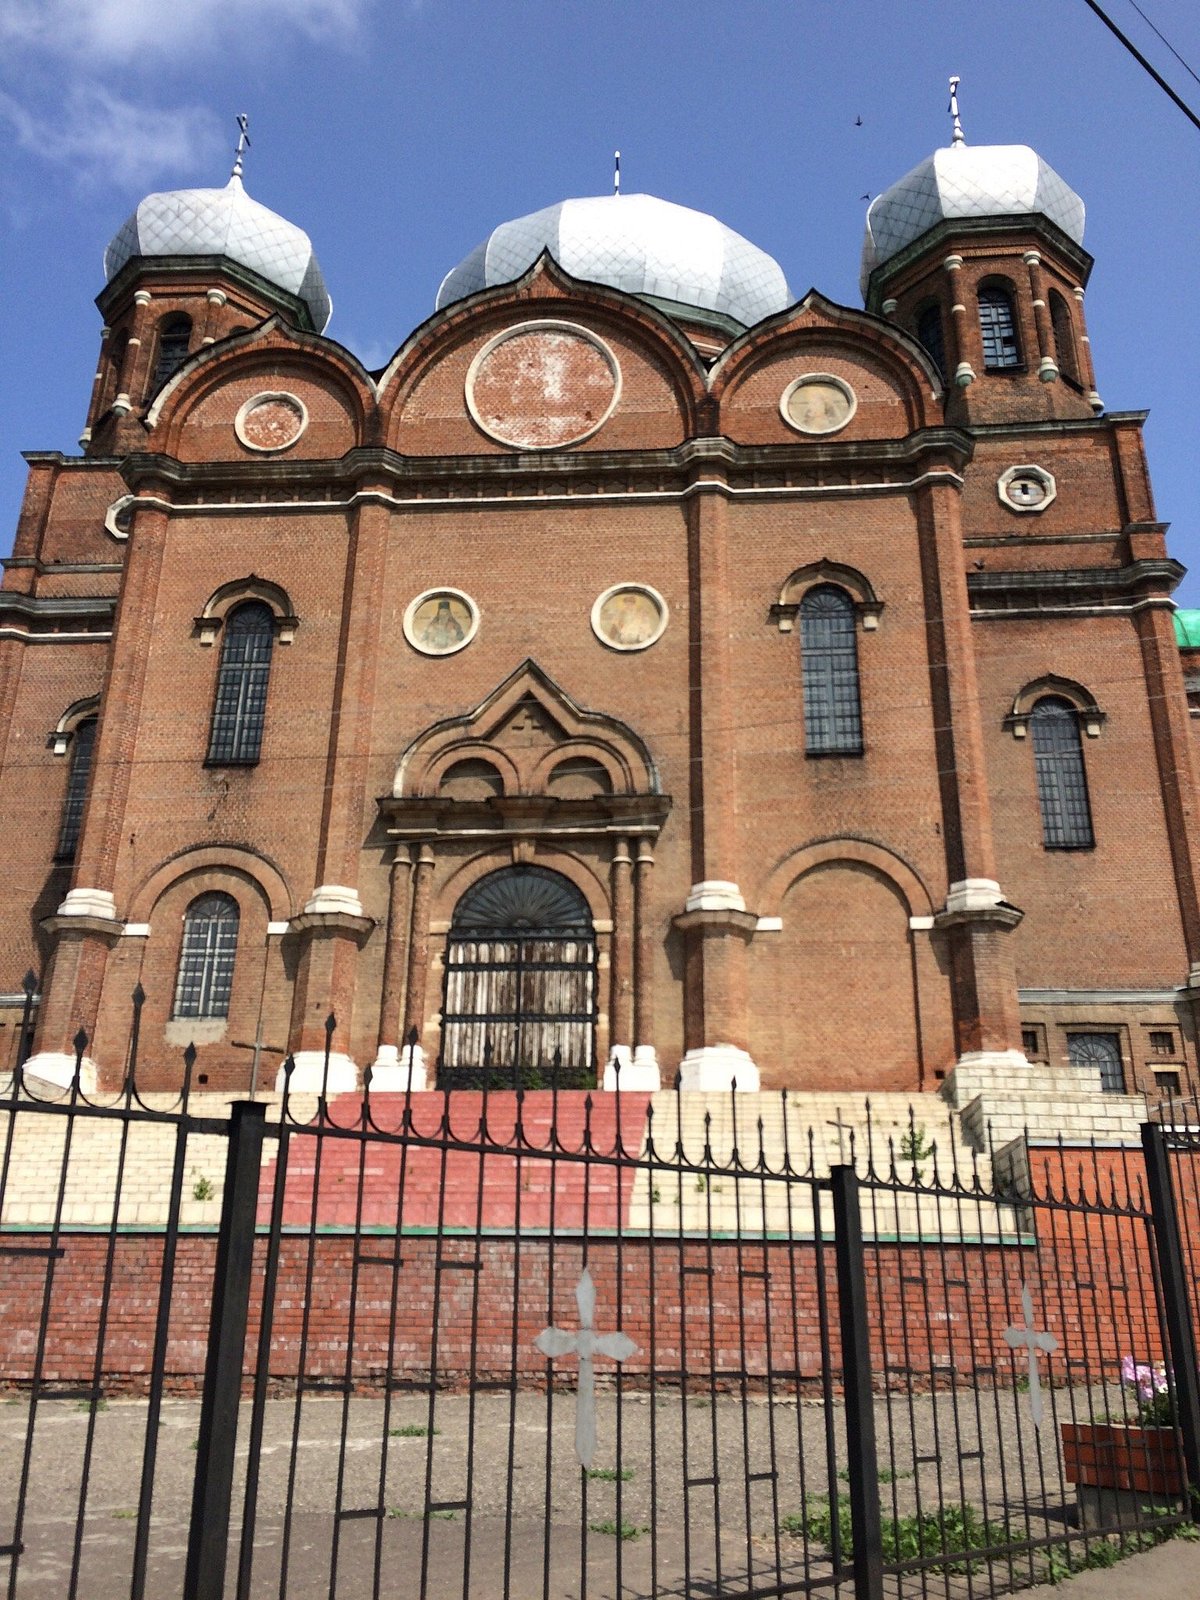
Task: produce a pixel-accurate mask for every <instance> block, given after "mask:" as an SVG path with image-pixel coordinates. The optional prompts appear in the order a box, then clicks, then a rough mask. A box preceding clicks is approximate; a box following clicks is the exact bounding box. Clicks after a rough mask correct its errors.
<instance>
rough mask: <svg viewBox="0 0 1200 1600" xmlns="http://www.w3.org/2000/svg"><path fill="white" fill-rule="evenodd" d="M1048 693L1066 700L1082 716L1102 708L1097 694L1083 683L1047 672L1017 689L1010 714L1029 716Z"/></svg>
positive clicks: (1013, 715) (1094, 712)
mask: <svg viewBox="0 0 1200 1600" xmlns="http://www.w3.org/2000/svg"><path fill="white" fill-rule="evenodd" d="M1048 695H1055V696H1057V697H1058V699H1060V700H1066V701H1067V702H1068V703H1069V704H1070V705H1073V706H1074V707H1075V709H1076V711H1078V712H1079V714H1080V715H1081V716H1089V715H1091V716H1095V715H1096V714H1097V713H1098V712H1099V710H1100V706H1099V704H1098V703H1097V700H1096V697H1095V695H1094V694H1092V692H1091V691H1090V690H1089V689H1085V688H1084V686H1083V684H1081V683H1076V681H1075V679H1074V678H1060V677H1059V676H1058V675H1057V674H1056V673H1053V672H1047V673H1045V674H1044V675H1043V676H1042V677H1040V678H1033V679H1031V680H1030V682H1029V683H1027V684H1025V686H1024V687H1023V688H1021V689H1019V690H1018V691H1017V693H1016V695H1015V696H1014V697H1013V703H1012V711H1011V712H1010V713H1009V715H1010V716H1012V717H1027V716H1028V715H1029V713H1030V712H1031V711H1032V710H1033V708H1034V706H1035V705H1036V704H1037V703H1038V701H1039V700H1044V699H1045V698H1046V697H1047V696H1048Z"/></svg>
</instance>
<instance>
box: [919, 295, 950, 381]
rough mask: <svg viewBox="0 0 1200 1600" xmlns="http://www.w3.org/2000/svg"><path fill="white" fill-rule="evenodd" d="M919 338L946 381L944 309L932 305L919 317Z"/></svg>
mask: <svg viewBox="0 0 1200 1600" xmlns="http://www.w3.org/2000/svg"><path fill="white" fill-rule="evenodd" d="M917 338H918V339H919V340H920V341H921V343H922V344H923V345H924V346H925V348H926V350H928V351H929V354H930V355H931V356H932V357H933V364H934V366H935V367H936V368H937V369H938V371H939V372H940V373H941V375H942V382H943V383H945V381H946V340H945V337H944V335H943V332H942V308H941V306H939V305H937V304H930V305H927V306H926V307H925V309H924V310H923V311H922V312H921V313H920V315H919V316H918V317H917Z"/></svg>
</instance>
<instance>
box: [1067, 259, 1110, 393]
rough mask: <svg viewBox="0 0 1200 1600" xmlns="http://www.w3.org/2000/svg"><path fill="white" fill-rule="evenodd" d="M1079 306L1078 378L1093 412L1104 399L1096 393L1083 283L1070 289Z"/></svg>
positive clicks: (1076, 343) (1077, 337)
mask: <svg viewBox="0 0 1200 1600" xmlns="http://www.w3.org/2000/svg"><path fill="white" fill-rule="evenodd" d="M1071 293H1072V294H1073V295H1074V296H1075V304H1076V306H1077V307H1078V308H1079V331H1078V334H1077V336H1076V340H1075V345H1076V349H1077V350H1078V352H1079V380H1080V382H1081V383H1082V384H1083V386H1084V388H1085V389H1086V390H1087V403H1088V405H1090V406H1091V408H1092V410H1093V411H1095V412H1097V413H1098V412H1101V411H1103V410H1104V401H1103V400H1101V398H1100V396H1099V395H1098V394H1097V393H1096V365H1095V362H1094V361H1093V360H1092V341H1091V339H1090V338H1089V337H1088V331H1087V319H1086V318H1085V317H1084V314H1083V285H1082V284H1079V283H1077V284H1076V285H1075V287H1074V288H1073V289H1072V290H1071Z"/></svg>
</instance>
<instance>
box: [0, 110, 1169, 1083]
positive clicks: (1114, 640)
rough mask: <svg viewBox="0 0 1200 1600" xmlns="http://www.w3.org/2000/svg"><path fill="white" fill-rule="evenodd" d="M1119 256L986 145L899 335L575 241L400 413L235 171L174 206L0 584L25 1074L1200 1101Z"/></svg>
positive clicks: (866, 320) (474, 304) (615, 210)
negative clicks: (1115, 322)
mask: <svg viewBox="0 0 1200 1600" xmlns="http://www.w3.org/2000/svg"><path fill="white" fill-rule="evenodd" d="M1083 238H1084V208H1083V203H1082V201H1081V200H1080V199H1079V197H1078V196H1077V195H1076V194H1075V193H1074V192H1073V191H1072V190H1071V189H1070V187H1069V186H1068V185H1067V184H1066V183H1065V182H1064V181H1063V179H1061V178H1060V177H1059V176H1058V175H1057V174H1056V173H1055V172H1054V171H1053V170H1052V169H1051V168H1050V166H1049V165H1048V164H1047V163H1046V162H1045V161H1044V160H1043V159H1041V157H1040V156H1039V155H1038V154H1036V153H1035V152H1034V151H1033V150H1031V149H1028V148H1027V147H1024V146H1019V145H1013V146H990V147H989V146H972V145H969V144H967V143H966V142H965V141H964V140H963V138H962V137H961V131H960V130H959V129H958V127H957V125H956V128H955V134H954V138H953V142H952V143H951V144H950V145H949V146H948V147H947V148H944V149H939V150H937V151H936V152H935V153H934V154H933V155H931V156H930V157H929V158H928V159H926V160H924V161H922V162H921V163H920V164H919V165H917V166H916V167H914V168H913V170H912V171H911V172H909V173H908V175H907V176H905V177H903V178H901V179H900V180H899V181H898V182H897V183H895V184H894V185H893V187H892V188H890V189H888V190H887V191H886V192H885V193H883V194H882V195H880V196H879V198H877V199H876V200H875V201H874V202H873V203H872V204H871V206H870V210H869V212H868V216H867V225H866V239H865V246H864V251H863V265H862V293H863V301H864V304H863V306H862V307H858V306H842V305H836V304H834V303H832V302H831V301H829V300H827V299H826V298H824V297H823V296H822V295H821V294H820V293H819V292H818V291H817V290H811V291H809V292H808V293H805V294H802V295H800V296H799V297H797V294H796V293H795V292H794V286H793V288H789V287H788V283H787V281H786V279H785V275H784V272H783V270H782V269H781V267H780V266H779V265H778V264H777V263H776V262H775V261H774V260H772V259H771V257H769V256H768V255H766V254H765V253H764V252H763V251H761V250H759V249H757V248H756V247H755V246H754V245H752V244H751V243H749V242H748V241H747V240H746V239H744V238H742V237H740V236H739V235H738V234H736V233H734V232H733V231H732V230H731V229H729V228H728V227H725V226H723V225H722V224H721V223H720V222H718V221H717V220H716V219H715V218H713V217H710V216H706V215H702V214H700V213H698V212H695V211H692V210H688V209H685V208H683V207H681V206H678V205H674V204H671V203H669V202H667V201H664V200H660V199H656V198H654V197H652V196H649V195H638V194H626V195H619V194H614V195H611V196H604V197H600V198H591V199H577V200H567V201H564V202H562V203H561V204H557V205H551V206H548V207H546V208H545V209H544V210H541V211H537V212H534V213H533V214H532V215H530V216H525V217H521V218H518V219H517V220H515V221H510V222H505V223H501V224H500V225H499V226H497V227H495V228H494V229H493V231H492V232H491V233H490V234H489V235H488V236H487V238H486V239H485V240H484V241H483V242H482V243H481V244H480V245H479V246H478V248H477V249H475V250H474V251H472V252H471V254H470V255H469V256H467V258H466V259H465V260H464V261H463V262H462V263H461V264H460V265H458V266H457V267H455V268H454V269H453V270H452V271H451V272H450V273H449V274H448V275H447V277H446V278H445V280H444V281H443V283H442V286H441V289H440V292H439V294H438V295H437V301H436V309H435V310H434V312H433V314H432V315H431V316H430V317H429V319H428V320H427V321H425V322H424V323H423V324H422V325H421V326H420V327H418V328H416V329H415V330H414V331H413V332H412V334H411V335H410V336H409V337H408V339H407V340H406V341H405V343H404V344H403V345H402V347H401V348H400V349H399V350H398V351H397V352H396V354H395V356H394V357H393V358H392V360H391V361H390V362H389V364H388V365H387V366H386V367H385V368H384V369H383V370H381V371H378V372H368V371H366V370H365V369H364V368H363V367H362V366H361V364H360V363H359V362H358V361H357V360H356V359H355V357H354V356H353V355H352V354H351V353H350V352H349V351H348V350H347V349H345V348H344V347H343V346H342V345H340V344H338V343H337V342H336V340H334V339H331V338H329V337H327V336H326V334H325V332H324V330H325V327H326V324H327V322H328V320H329V316H330V309H331V303H330V298H329V295H328V293H327V290H326V287H325V284H324V280H323V278H322V275H321V271H320V268H319V266H318V264H317V260H316V257H315V256H314V254H313V250H312V246H311V244H310V241H309V239H308V236H307V235H306V234H305V233H304V232H302V231H301V229H300V228H298V227H296V226H294V225H293V224H292V223H290V222H288V221H285V220H284V219H283V218H282V217H280V216H278V215H276V214H275V213H273V212H272V211H270V210H268V209H267V208H266V207H265V206H263V205H262V204H260V203H259V202H257V201H255V200H253V199H251V198H250V196H249V195H248V194H247V192H246V190H245V187H244V185H243V182H242V174H241V163H240V158H239V162H238V164H237V166H236V167H235V171H234V175H233V177H232V178H231V180H230V181H229V183H228V184H227V185H226V186H225V187H224V188H215V189H192V190H182V191H176V192H172V193H162V194H153V195H150V196H148V197H147V198H146V199H145V200H143V201H142V202H141V204H140V205H139V206H138V207H137V210H136V211H135V212H134V214H133V215H132V216H131V217H130V218H129V219H128V221H127V222H126V223H125V224H124V226H123V227H122V228H121V229H120V231H119V232H118V233H117V234H116V236H115V238H114V239H113V241H112V243H111V244H110V246H109V248H108V252H107V257H106V279H107V281H106V283H105V286H104V288H103V289H102V291H101V293H100V295H99V297H98V300H97V305H98V307H99V309H100V313H101V316H102V319H103V324H104V326H103V328H102V329H101V333H100V356H99V361H98V363H97V371H96V377H95V383H94V387H93V391H92V395H91V400H90V405H89V407H88V413H87V423H86V428H85V430H84V433H83V436H82V439H81V453H80V454H79V455H64V454H62V453H60V452H57V451H46V452H36V451H35V452H32V453H30V454H29V455H28V456H27V460H28V462H29V483H28V490H27V494H26V497H25V502H24V508H23V511H22V513H21V518H20V523H19V526H18V528H17V531H16V538H15V545H14V549H13V554H12V556H11V558H10V559H9V560H8V561H7V562H6V563H5V576H4V582H3V588H2V590H0V612H2V613H3V614H2V616H0V696H2V706H3V710H2V718H0V727H2V728H3V745H2V747H0V808H2V815H3V817H4V819H5V824H6V825H5V828H4V832H3V850H4V863H3V872H2V874H0V894H2V896H3V902H4V910H3V916H2V919H0V930H2V931H0V939H2V960H3V972H2V973H0V989H2V990H3V991H4V994H3V1001H2V1003H3V1011H2V1012H0V1017H2V1018H3V1021H4V1023H5V1026H4V1030H3V1035H0V1036H2V1037H4V1038H5V1041H6V1042H5V1045H4V1049H5V1050H6V1051H7V1057H6V1059H7V1061H8V1062H9V1063H11V1062H12V1061H13V1060H14V1059H15V1057H16V1055H17V1052H18V1049H19V1048H20V1045H19V1036H20V1035H21V1026H20V1022H21V1005H22V1001H23V998H24V995H23V992H22V977H23V974H24V973H25V972H26V970H27V969H32V971H33V973H34V974H35V978H36V987H37V1004H36V1007H35V1010H34V1018H35V1033H34V1037H33V1039H32V1040H31V1041H27V1048H29V1049H30V1050H31V1052H32V1053H31V1058H30V1060H29V1064H28V1071H29V1073H30V1074H31V1075H32V1076H34V1077H37V1078H40V1079H42V1080H46V1081H48V1082H50V1083H58V1084H62V1083H67V1082H69V1081H70V1079H71V1075H72V1073H73V1071H74V1068H75V1047H74V1045H73V1043H72V1041H73V1039H74V1038H75V1037H76V1034H77V1031H78V1030H79V1029H81V1028H82V1029H83V1030H84V1032H85V1033H86V1035H87V1042H86V1046H85V1047H84V1054H83V1075H84V1081H85V1084H91V1083H97V1084H99V1085H100V1086H101V1087H103V1086H106V1085H107V1086H112V1085H115V1084H118V1083H119V1082H120V1080H121V1076H122V1073H123V1071H124V1067H125V1062H126V1059H127V1051H128V1040H129V1022H130V995H131V992H132V991H133V990H134V988H135V986H136V985H137V984H139V983H140V984H141V985H142V986H143V988H144V991H145V995H146V1001H145V1006H144V1010H143V1013H142V1017H141V1035H140V1046H139V1048H140V1063H141V1070H142V1075H143V1081H144V1082H146V1083H148V1084H149V1085H151V1086H156V1087H163V1088H166V1087H169V1086H171V1085H173V1084H175V1083H177V1082H178V1081H179V1076H180V1073H181V1071H182V1068H181V1064H180V1055H181V1050H182V1048H183V1047H184V1046H185V1045H186V1044H187V1043H188V1042H189V1041H193V1042H194V1043H195V1045H196V1048H197V1059H196V1067H195V1070H196V1073H197V1075H198V1082H199V1083H200V1084H202V1085H206V1086H208V1087H209V1088H211V1089H220V1090H223V1091H226V1092H229V1091H236V1092H240V1093H244V1092H246V1091H247V1090H250V1089H266V1088H270V1087H271V1086H272V1085H273V1084H274V1082H275V1080H276V1075H277V1073H278V1072H279V1069H280V1065H281V1063H282V1061H283V1059H284V1057H285V1055H287V1054H288V1053H291V1054H292V1055H294V1058H295V1063H296V1065H295V1080H294V1081H295V1083H296V1084H297V1085H298V1086H299V1085H304V1086H306V1087H309V1088H312V1087H314V1086H318V1085H319V1084H320V1083H321V1082H322V1080H323V1077H324V1074H325V1072H326V1070H327V1069H326V1048H327V1043H328V1048H329V1052H330V1053H329V1058H328V1087H329V1089H330V1090H331V1091H333V1090H342V1089H353V1088H355V1087H357V1086H358V1085H359V1084H360V1083H361V1082H362V1079H363V1074H364V1072H365V1070H366V1069H368V1068H370V1069H372V1081H373V1082H374V1083H375V1085H376V1086H385V1087H388V1088H391V1089H397V1088H404V1087H406V1086H409V1085H410V1084H411V1085H412V1086H413V1087H423V1086H430V1087H433V1086H438V1087H442V1088H446V1087H449V1088H454V1087H456V1086H473V1085H478V1084H480V1083H484V1082H486V1083H492V1084H495V1085H497V1086H500V1087H512V1086H513V1084H514V1083H517V1082H520V1083H523V1084H526V1085H528V1086H533V1087H536V1086H539V1085H547V1084H551V1083H557V1084H559V1085H561V1086H564V1087H581V1086H596V1085H599V1086H603V1087H608V1088H612V1087H614V1086H627V1087H631V1088H637V1089H643V1090H644V1089H654V1088H658V1087H659V1086H662V1087H666V1088H670V1087H673V1086H678V1087H679V1088H683V1089H688V1088H690V1089H704V1090H721V1089H724V1088H728V1087H729V1086H731V1085H733V1084H736V1086H737V1088H738V1089H748V1090H752V1089H756V1088H759V1087H760V1086H761V1087H762V1088H764V1089H767V1088H779V1087H794V1088H796V1089H801V1090H806V1091H813V1090H826V1089H837V1090H839V1091H850V1090H853V1091H856V1092H857V1091H863V1092H870V1091H872V1090H875V1091H902V1092H906V1093H915V1092H918V1091H922V1090H924V1091H934V1090H938V1089H939V1088H940V1089H941V1090H942V1091H943V1093H944V1094H946V1095H948V1096H950V1097H952V1098H953V1096H954V1094H955V1093H956V1092H957V1094H958V1098H959V1101H960V1103H961V1102H962V1101H963V1100H964V1098H965V1097H966V1096H967V1095H969V1094H970V1093H973V1092H974V1089H975V1088H977V1087H978V1086H979V1085H980V1084H987V1083H990V1084H991V1085H992V1086H993V1088H994V1089H996V1090H997V1092H999V1093H1000V1094H1001V1097H1002V1098H1003V1097H1004V1096H1008V1097H1009V1098H1012V1097H1014V1096H1018V1095H1021V1094H1024V1093H1026V1092H1028V1093H1029V1094H1030V1095H1034V1094H1036V1093H1037V1092H1039V1089H1040V1090H1043V1091H1047V1090H1048V1088H1052V1087H1053V1086H1054V1085H1056V1084H1057V1085H1059V1086H1061V1085H1062V1084H1064V1083H1068V1084H1069V1083H1076V1084H1078V1085H1081V1086H1083V1087H1085V1088H1086V1089H1087V1090H1088V1091H1089V1092H1091V1093H1093V1094H1094V1095H1095V1096H1097V1097H1099V1096H1100V1095H1101V1094H1117V1095H1132V1094H1135V1093H1140V1092H1149V1093H1154V1092H1155V1091H1156V1090H1160V1091H1161V1090H1167V1089H1175V1090H1178V1089H1183V1090H1185V1091H1187V1090H1189V1089H1190V1088H1191V1087H1192V1086H1193V1076H1192V1075H1193V1069H1194V1065H1195V1057H1196V1012H1197V1007H1198V1005H1200V884H1198V877H1200V872H1198V867H1200V863H1198V861H1197V834H1196V829H1195V819H1196V808H1197V790H1196V784H1197V777H1196V765H1195V759H1194V754H1193V734H1192V731H1191V726H1190V720H1189V719H1190V714H1191V713H1190V710H1189V703H1188V697H1187V688H1186V683H1185V675H1184V666H1183V664H1181V663H1186V661H1187V660H1188V659H1191V660H1194V661H1196V662H1197V663H1198V664H1200V650H1197V651H1196V652H1195V654H1194V655H1192V656H1188V655H1187V654H1186V653H1185V655H1184V657H1182V658H1181V652H1180V646H1179V644H1178V643H1177V639H1176V626H1177V621H1178V623H1179V625H1181V627H1182V633H1181V637H1182V640H1183V642H1184V643H1185V644H1186V643H1187V642H1188V639H1189V638H1190V635H1189V634H1188V632H1187V627H1188V622H1187V619H1185V618H1183V617H1182V616H1181V617H1180V618H1179V619H1177V618H1176V616H1175V611H1174V605H1173V602H1172V600H1171V598H1170V597H1171V593H1172V590H1173V589H1174V588H1175V586H1176V585H1177V583H1178V582H1179V579H1180V578H1181V576H1182V572H1183V569H1182V568H1181V566H1180V565H1179V563H1178V562H1176V561H1175V560H1173V559H1172V558H1171V557H1170V556H1169V555H1168V553H1167V548H1166V543H1165V539H1164V533H1165V525H1164V524H1163V523H1161V522H1159V521H1158V520H1157V517H1156V512H1155V507H1154V501H1153V498H1152V494H1151V490H1150V484H1149V481H1148V477H1147V468H1146V460H1145V455H1144V452H1143V446H1142V422H1143V416H1144V414H1143V413H1141V412H1108V411H1106V410H1105V409H1104V406H1103V403H1102V401H1101V399H1100V397H1099V394H1098V393H1097V387H1096V378H1095V374H1094V370H1093V360H1092V351H1091V347H1090V345H1089V342H1088V335H1087V322H1086V314H1085V288H1086V285H1087V281H1088V275H1089V271H1090V268H1091V265H1092V262H1091V258H1090V256H1089V255H1088V254H1087V252H1086V250H1085V249H1084V246H1083ZM331 1013H332V1014H333V1016H334V1018H335V1019H336V1020H335V1022H334V1024H333V1030H332V1035H331V1037H330V1038H329V1039H328V1041H327V1025H326V1019H327V1017H329V1016H330V1014H331ZM956 1084H957V1085H958V1088H957V1091H956V1089H955V1085H956Z"/></svg>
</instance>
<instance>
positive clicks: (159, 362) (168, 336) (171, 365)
mask: <svg viewBox="0 0 1200 1600" xmlns="http://www.w3.org/2000/svg"><path fill="white" fill-rule="evenodd" d="M191 338H192V319H191V317H185V316H184V315H183V314H182V313H180V315H178V316H174V317H166V318H164V319H163V321H162V323H161V325H160V326H159V330H158V357H157V359H156V361H155V363H154V381H153V383H152V384H151V386H150V387H151V391H152V392H155V393H156V392H157V391H158V390H159V389H161V388H162V386H163V384H164V383H166V381H167V379H168V378H170V377H172V376H173V375H174V374H175V373H176V372H178V371H179V369H180V367H181V366H182V365H183V363H184V362H185V361H186V360H187V358H188V345H189V344H190V343H191Z"/></svg>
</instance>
